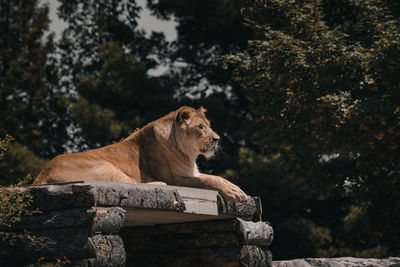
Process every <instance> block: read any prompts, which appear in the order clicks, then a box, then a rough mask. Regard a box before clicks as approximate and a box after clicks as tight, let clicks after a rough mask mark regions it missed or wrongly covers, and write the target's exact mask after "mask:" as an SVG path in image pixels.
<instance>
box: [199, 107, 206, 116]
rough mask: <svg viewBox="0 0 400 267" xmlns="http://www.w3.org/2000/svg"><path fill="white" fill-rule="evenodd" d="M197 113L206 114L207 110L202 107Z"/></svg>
mask: <svg viewBox="0 0 400 267" xmlns="http://www.w3.org/2000/svg"><path fill="white" fill-rule="evenodd" d="M198 111H200V112H201V113H203V114H204V113H206V112H207V109H205V108H204V107H203V106H201V107H199V109H198Z"/></svg>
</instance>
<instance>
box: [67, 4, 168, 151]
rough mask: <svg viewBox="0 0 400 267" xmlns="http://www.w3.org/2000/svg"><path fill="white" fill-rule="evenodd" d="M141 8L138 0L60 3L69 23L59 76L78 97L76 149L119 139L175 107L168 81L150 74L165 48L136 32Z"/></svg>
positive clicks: (155, 37) (160, 40)
mask: <svg viewBox="0 0 400 267" xmlns="http://www.w3.org/2000/svg"><path fill="white" fill-rule="evenodd" d="M138 12H139V7H138V6H137V5H136V3H135V1H124V2H121V1H61V6H60V8H59V14H60V16H61V18H62V19H64V20H65V21H66V22H68V24H69V26H68V27H67V28H66V30H65V31H64V33H63V37H62V39H61V41H60V44H59V48H60V53H61V67H60V69H61V73H60V75H61V76H62V77H63V81H64V82H63V84H62V86H63V88H64V89H65V90H66V91H67V92H69V93H70V94H72V95H75V101H73V102H72V104H71V105H72V107H71V110H72V113H73V116H74V119H75V122H76V123H77V124H78V127H79V128H80V129H81V137H82V139H83V142H82V143H81V144H80V147H78V148H77V149H78V150H82V149H84V148H86V147H90V148H94V147H98V146H103V145H106V144H110V143H111V142H113V141H118V140H119V139H121V138H123V137H126V136H127V135H128V134H129V133H130V132H132V131H134V130H135V129H136V128H138V127H142V126H144V125H145V124H146V123H148V122H150V121H152V120H154V119H157V118H158V117H160V116H162V115H164V114H165V113H166V112H168V111H170V110H172V109H173V108H175V107H176V106H175V104H174V100H173V94H174V91H173V90H174V88H173V87H171V86H169V84H168V79H167V78H164V77H158V78H156V77H149V76H148V75H147V72H148V71H149V70H150V69H151V68H153V67H155V66H156V64H157V60H156V59H155V57H154V56H153V55H155V54H156V51H163V50H164V47H167V45H166V44H165V40H164V36H163V34H160V33H153V34H152V35H151V36H150V37H149V38H147V37H146V35H145V32H144V31H141V30H138V29H137V21H136V20H137V18H138Z"/></svg>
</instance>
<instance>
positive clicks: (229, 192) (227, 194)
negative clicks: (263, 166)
mask: <svg viewBox="0 0 400 267" xmlns="http://www.w3.org/2000/svg"><path fill="white" fill-rule="evenodd" d="M218 191H219V193H220V194H221V195H222V197H223V198H224V199H225V200H226V201H228V202H235V201H241V200H245V199H246V198H248V197H249V196H248V195H246V193H245V192H243V191H242V189H240V188H239V187H238V186H236V185H234V184H231V183H230V184H229V185H225V186H224V187H223V188H222V189H220V190H218Z"/></svg>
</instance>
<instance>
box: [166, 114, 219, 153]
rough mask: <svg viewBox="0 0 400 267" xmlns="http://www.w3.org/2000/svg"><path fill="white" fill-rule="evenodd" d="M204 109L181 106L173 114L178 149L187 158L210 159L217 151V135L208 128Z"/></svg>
mask: <svg viewBox="0 0 400 267" xmlns="http://www.w3.org/2000/svg"><path fill="white" fill-rule="evenodd" d="M205 112H206V109H204V108H203V107H200V108H199V109H197V110H196V109H194V108H191V107H187V106H183V107H181V108H180V109H178V110H177V111H176V112H175V119H174V123H175V126H176V135H177V138H179V139H181V140H185V142H179V141H178V144H179V145H180V146H181V147H180V149H181V150H182V151H183V152H184V153H185V154H187V155H189V156H194V157H197V156H198V155H203V156H205V157H206V158H210V157H212V156H213V155H214V154H215V152H216V151H217V149H218V141H219V139H220V137H219V135H218V134H216V133H215V132H214V131H213V130H212V129H211V127H210V121H209V120H207V118H206V116H205Z"/></svg>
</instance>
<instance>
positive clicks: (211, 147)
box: [200, 144, 218, 158]
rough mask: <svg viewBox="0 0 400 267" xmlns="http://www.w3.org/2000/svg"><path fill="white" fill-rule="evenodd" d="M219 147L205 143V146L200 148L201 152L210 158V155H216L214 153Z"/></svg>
mask: <svg viewBox="0 0 400 267" xmlns="http://www.w3.org/2000/svg"><path fill="white" fill-rule="evenodd" d="M217 149H218V145H216V144H209V145H205V146H204V147H202V148H200V152H201V153H202V154H203V155H204V156H205V157H206V158H210V157H212V156H214V154H215V153H216V151H217Z"/></svg>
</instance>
